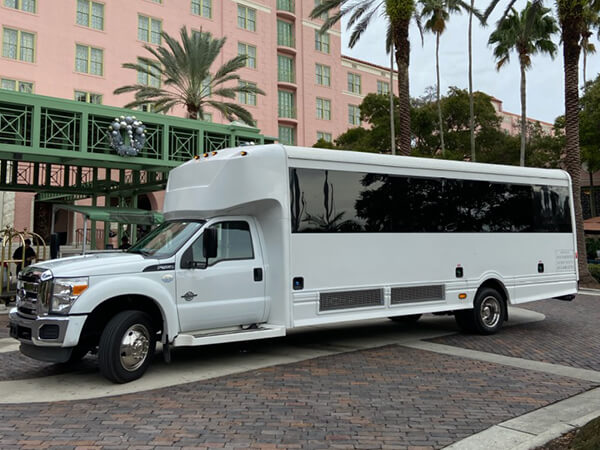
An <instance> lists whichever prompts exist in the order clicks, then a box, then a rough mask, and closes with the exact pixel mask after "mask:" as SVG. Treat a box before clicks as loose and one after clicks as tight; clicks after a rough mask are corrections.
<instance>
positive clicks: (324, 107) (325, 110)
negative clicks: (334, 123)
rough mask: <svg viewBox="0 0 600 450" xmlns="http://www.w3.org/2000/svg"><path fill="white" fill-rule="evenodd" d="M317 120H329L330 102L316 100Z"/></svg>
mask: <svg viewBox="0 0 600 450" xmlns="http://www.w3.org/2000/svg"><path fill="white" fill-rule="evenodd" d="M317 119H321V120H331V100H327V99H324V98H317Z"/></svg>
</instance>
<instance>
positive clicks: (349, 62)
mask: <svg viewBox="0 0 600 450" xmlns="http://www.w3.org/2000/svg"><path fill="white" fill-rule="evenodd" d="M342 66H344V67H348V68H351V69H353V70H360V71H362V72H366V73H370V74H371V75H375V76H378V77H385V78H389V77H390V69H389V67H383V66H379V65H377V64H372V63H370V62H367V61H361V60H360V59H356V58H351V57H349V56H345V55H342ZM397 79H398V72H397V71H394V80H397Z"/></svg>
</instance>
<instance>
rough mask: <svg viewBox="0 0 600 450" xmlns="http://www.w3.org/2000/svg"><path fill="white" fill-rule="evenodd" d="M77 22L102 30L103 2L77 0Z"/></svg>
mask: <svg viewBox="0 0 600 450" xmlns="http://www.w3.org/2000/svg"><path fill="white" fill-rule="evenodd" d="M77 24H78V25H83V26H84V27H89V28H94V29H95V30H104V4H103V3H98V2H92V1H90V0H77Z"/></svg>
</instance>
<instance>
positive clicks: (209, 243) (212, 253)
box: [202, 228, 217, 260]
mask: <svg viewBox="0 0 600 450" xmlns="http://www.w3.org/2000/svg"><path fill="white" fill-rule="evenodd" d="M202 256H204V258H206V259H207V260H208V259H209V258H216V257H217V230H216V228H207V229H206V230H204V232H203V233H202Z"/></svg>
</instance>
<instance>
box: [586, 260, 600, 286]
mask: <svg viewBox="0 0 600 450" xmlns="http://www.w3.org/2000/svg"><path fill="white" fill-rule="evenodd" d="M588 269H589V270H590V273H591V274H592V276H593V277H594V278H595V279H596V281H597V282H599V283H600V264H589V265H588Z"/></svg>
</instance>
